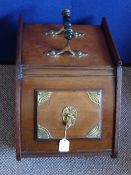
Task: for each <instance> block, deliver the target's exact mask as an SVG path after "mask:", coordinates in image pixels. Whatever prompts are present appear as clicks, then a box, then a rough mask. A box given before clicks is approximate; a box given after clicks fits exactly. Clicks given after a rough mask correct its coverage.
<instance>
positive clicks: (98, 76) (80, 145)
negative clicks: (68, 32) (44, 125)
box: [16, 17, 122, 160]
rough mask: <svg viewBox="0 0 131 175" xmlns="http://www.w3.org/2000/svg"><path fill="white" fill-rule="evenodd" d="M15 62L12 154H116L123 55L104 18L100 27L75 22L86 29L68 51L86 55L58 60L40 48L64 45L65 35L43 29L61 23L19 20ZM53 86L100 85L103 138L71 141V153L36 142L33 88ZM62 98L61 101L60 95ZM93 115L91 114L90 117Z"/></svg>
mask: <svg viewBox="0 0 131 175" xmlns="http://www.w3.org/2000/svg"><path fill="white" fill-rule="evenodd" d="M19 21H20V22H19V32H18V42H17V61H16V65H17V68H16V70H17V71H16V74H17V80H16V157H17V159H18V160H20V158H21V157H46V156H83V155H85V156H88V155H112V157H116V156H117V154H118V136H119V118H120V114H121V112H120V106H121V104H120V101H121V78H122V77H121V64H122V63H121V59H120V56H119V54H118V51H117V49H116V46H115V44H114V41H113V39H112V36H111V32H110V30H109V27H108V24H107V21H106V19H105V18H103V20H102V23H101V25H100V26H89V25H87V26H80V25H75V26H73V29H74V30H78V31H83V32H85V33H86V35H85V37H83V38H75V39H73V40H72V41H71V47H72V49H78V50H83V51H88V53H89V55H88V56H87V57H85V58H73V57H71V56H68V55H67V54H65V55H64V56H60V57H58V58H50V57H47V56H45V55H43V51H45V50H50V49H54V48H56V49H62V48H63V47H64V45H65V40H64V37H63V35H59V36H57V37H54V38H51V37H47V36H43V35H42V32H43V31H47V30H49V29H51V28H55V29H56V30H58V29H59V28H60V27H61V25H43V24H26V25H24V27H23V24H22V17H20V20H19ZM37 89H52V90H56V91H57V90H61V91H62V90H65V91H71V90H72V91H75V90H78V91H83V90H84V91H85V90H89V89H101V90H102V92H103V94H102V95H103V101H102V104H103V106H102V137H101V138H100V139H84V138H78V139H70V142H71V148H70V151H69V153H60V152H59V151H58V143H59V140H57V139H55V140H47V141H43V140H42V141H39V140H36V137H35V136H36V135H35V133H36V131H35V126H36V125H35V124H36V118H35V115H36V113H35V109H34V108H35V107H34V91H35V90H37ZM63 100H64V99H63ZM91 117H92V116H91Z"/></svg>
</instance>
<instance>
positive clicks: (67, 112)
mask: <svg viewBox="0 0 131 175" xmlns="http://www.w3.org/2000/svg"><path fill="white" fill-rule="evenodd" d="M76 118H77V111H76V109H75V107H73V106H65V107H64V109H63V111H62V120H63V123H64V124H65V136H64V138H66V133H67V129H68V128H70V127H72V126H74V124H75V122H76Z"/></svg>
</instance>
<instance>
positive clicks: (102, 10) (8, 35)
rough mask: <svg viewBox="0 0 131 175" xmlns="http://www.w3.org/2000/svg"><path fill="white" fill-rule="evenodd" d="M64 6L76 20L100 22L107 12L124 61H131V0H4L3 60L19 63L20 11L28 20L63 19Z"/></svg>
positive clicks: (0, 7)
mask: <svg viewBox="0 0 131 175" xmlns="http://www.w3.org/2000/svg"><path fill="white" fill-rule="evenodd" d="M64 8H69V9H70V10H71V12H72V22H73V23H74V24H100V21H101V18H102V16H106V17H107V20H108V23H109V26H110V29H111V31H112V34H113V37H114V40H115V42H116V46H117V48H118V50H119V52H120V55H121V58H122V61H123V64H131V44H130V43H131V34H130V31H131V0H0V63H1V64H14V63H15V52H16V34H17V25H18V16H19V15H20V14H22V15H23V16H24V22H29V23H62V18H61V15H60V14H61V10H62V9H64Z"/></svg>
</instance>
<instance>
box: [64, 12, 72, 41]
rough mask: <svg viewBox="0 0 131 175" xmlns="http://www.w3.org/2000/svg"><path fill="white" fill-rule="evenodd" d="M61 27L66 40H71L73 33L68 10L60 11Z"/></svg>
mask: <svg viewBox="0 0 131 175" xmlns="http://www.w3.org/2000/svg"><path fill="white" fill-rule="evenodd" d="M62 16H63V25H64V36H65V38H66V39H67V40H71V39H72V38H73V37H74V31H73V29H72V24H71V16H70V10H69V9H64V10H63V11H62Z"/></svg>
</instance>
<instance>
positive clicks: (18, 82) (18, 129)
mask: <svg viewBox="0 0 131 175" xmlns="http://www.w3.org/2000/svg"><path fill="white" fill-rule="evenodd" d="M22 33H23V19H22V16H20V17H19V30H18V34H17V51H16V98H15V115H16V121H15V123H16V158H17V160H20V159H21V126H20V125H21V124H20V115H21V110H20V106H21V80H20V79H18V77H17V75H18V74H19V65H20V64H21V48H22Z"/></svg>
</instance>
